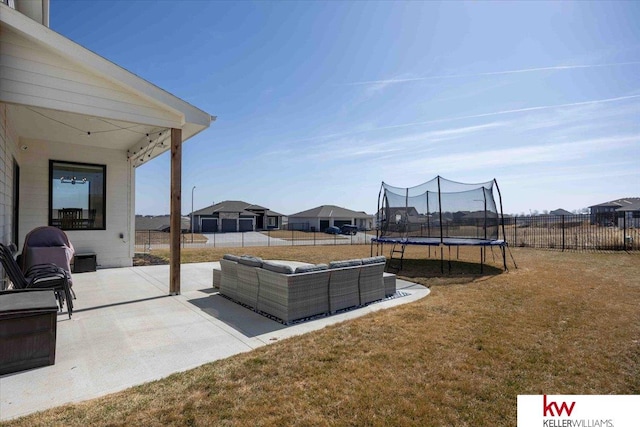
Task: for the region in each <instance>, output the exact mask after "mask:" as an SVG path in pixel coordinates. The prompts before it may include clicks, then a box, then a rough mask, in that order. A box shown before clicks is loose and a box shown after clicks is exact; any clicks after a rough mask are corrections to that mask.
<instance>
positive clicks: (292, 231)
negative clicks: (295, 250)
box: [291, 228, 295, 246]
mask: <svg viewBox="0 0 640 427" xmlns="http://www.w3.org/2000/svg"><path fill="white" fill-rule="evenodd" d="M294 232H295V229H294V228H292V229H291V246H293V239H294V237H293V233H294Z"/></svg>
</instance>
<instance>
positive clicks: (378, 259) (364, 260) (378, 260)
mask: <svg viewBox="0 0 640 427" xmlns="http://www.w3.org/2000/svg"><path fill="white" fill-rule="evenodd" d="M382 262H387V258H386V257H384V256H372V257H369V258H362V264H363V265H367V264H378V263H382Z"/></svg>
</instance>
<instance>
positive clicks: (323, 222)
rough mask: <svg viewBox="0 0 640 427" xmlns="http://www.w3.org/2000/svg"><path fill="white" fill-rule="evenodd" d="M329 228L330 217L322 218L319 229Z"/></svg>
mask: <svg viewBox="0 0 640 427" xmlns="http://www.w3.org/2000/svg"><path fill="white" fill-rule="evenodd" d="M327 228H329V220H328V219H327V220H325V219H321V220H320V230H318V231H324V230H326V229H327Z"/></svg>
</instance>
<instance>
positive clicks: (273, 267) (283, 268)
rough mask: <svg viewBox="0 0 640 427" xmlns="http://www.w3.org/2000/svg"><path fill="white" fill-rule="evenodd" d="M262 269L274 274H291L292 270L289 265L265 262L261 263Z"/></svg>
mask: <svg viewBox="0 0 640 427" xmlns="http://www.w3.org/2000/svg"><path fill="white" fill-rule="evenodd" d="M262 268H264V269H265V270H269V271H273V272H275V273H282V274H292V273H293V268H291V266H290V265H284V264H277V263H275V262H270V261H265V262H263V263H262Z"/></svg>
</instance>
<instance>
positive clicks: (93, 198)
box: [49, 160, 107, 230]
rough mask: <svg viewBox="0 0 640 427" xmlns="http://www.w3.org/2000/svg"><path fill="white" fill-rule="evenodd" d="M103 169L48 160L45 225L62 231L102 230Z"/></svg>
mask: <svg viewBox="0 0 640 427" xmlns="http://www.w3.org/2000/svg"><path fill="white" fill-rule="evenodd" d="M106 194H107V167H106V166H105V165H92V164H86V163H70V162H62V161H57V160H50V161H49V225H52V226H54V227H59V228H61V229H63V230H104V229H105V228H106V227H105V225H106V219H105V214H106Z"/></svg>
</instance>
